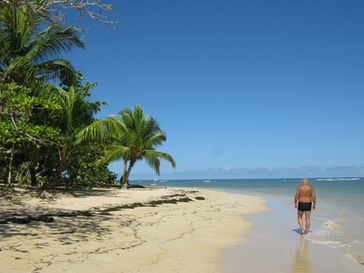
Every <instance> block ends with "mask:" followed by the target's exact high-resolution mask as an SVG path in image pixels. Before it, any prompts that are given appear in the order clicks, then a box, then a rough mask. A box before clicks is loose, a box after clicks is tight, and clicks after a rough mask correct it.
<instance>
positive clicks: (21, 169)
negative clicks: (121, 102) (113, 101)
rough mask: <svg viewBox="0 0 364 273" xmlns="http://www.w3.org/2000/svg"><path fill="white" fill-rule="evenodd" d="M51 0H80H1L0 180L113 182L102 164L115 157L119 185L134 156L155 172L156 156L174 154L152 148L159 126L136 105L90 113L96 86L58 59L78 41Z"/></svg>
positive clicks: (160, 138) (50, 184) (44, 184)
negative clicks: (103, 115)
mask: <svg viewBox="0 0 364 273" xmlns="http://www.w3.org/2000/svg"><path fill="white" fill-rule="evenodd" d="M56 3H58V5H61V6H62V5H63V6H66V7H67V5H68V7H70V6H71V7H77V3H78V1H73V0H65V1H51V0H48V1H47V0H34V1H22V0H0V132H1V133H0V182H2V183H4V184H5V185H7V186H8V187H10V186H12V185H14V184H18V185H23V186H33V187H38V188H54V187H59V186H63V187H66V188H77V187H88V188H91V187H93V186H94V185H96V184H97V185H100V184H111V183H115V179H116V176H115V174H113V173H112V172H111V171H110V170H109V169H108V168H107V164H108V163H109V162H111V161H113V160H119V159H121V160H122V161H123V162H124V169H123V172H122V173H123V175H122V177H121V180H120V183H121V185H122V186H124V187H125V186H126V185H128V178H129V175H130V172H131V169H132V167H133V166H134V164H135V163H136V162H137V161H138V160H142V159H145V160H146V162H147V163H148V164H149V165H150V166H151V167H152V168H153V169H154V170H155V171H156V173H157V174H159V168H160V159H164V160H167V161H169V162H170V163H171V164H172V166H173V167H175V161H174V159H173V158H172V156H170V155H169V154H167V153H164V152H161V151H158V150H156V146H158V145H161V144H162V143H163V142H164V141H165V140H166V136H165V133H164V132H163V131H162V130H161V129H160V127H159V125H158V124H157V122H156V121H155V120H154V119H153V118H152V117H150V116H146V115H144V112H143V110H142V108H141V107H140V106H135V109H134V111H132V110H130V109H125V110H123V111H121V112H120V113H119V114H120V116H110V117H108V118H107V119H106V120H96V119H95V118H94V116H95V114H96V113H97V112H98V111H99V110H100V107H101V105H103V104H105V103H104V102H98V101H96V102H92V101H90V100H89V98H90V92H91V90H92V88H94V86H95V85H94V84H91V83H88V82H86V81H85V80H84V79H83V77H82V75H81V73H80V72H78V71H77V70H76V69H75V68H74V67H73V66H72V64H71V62H70V61H69V60H66V59H64V58H63V55H64V53H65V52H67V51H70V50H72V49H73V48H83V47H84V43H83V41H82V40H81V38H80V32H79V30H78V29H77V28H76V27H75V26H72V25H66V24H65V22H64V21H59V20H53V16H54V14H51V11H50V10H52V12H54V10H53V9H51V8H50V7H52V6H53V5H56ZM81 3H84V2H81ZM87 3H91V2H87ZM98 3H101V2H98ZM103 5H104V4H102V5H101V6H99V8H105V9H109V8H110V6H103ZM78 7H79V8H80V6H78ZM83 8H86V11H88V12H90V10H89V9H87V6H85V7H83ZM89 15H90V16H92V10H91V13H90V14H89Z"/></svg>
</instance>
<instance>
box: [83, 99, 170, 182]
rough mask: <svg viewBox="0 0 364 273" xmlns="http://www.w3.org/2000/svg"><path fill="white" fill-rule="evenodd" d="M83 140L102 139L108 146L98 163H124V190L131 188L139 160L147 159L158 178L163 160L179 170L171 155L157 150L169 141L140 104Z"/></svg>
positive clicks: (94, 126)
mask: <svg viewBox="0 0 364 273" xmlns="http://www.w3.org/2000/svg"><path fill="white" fill-rule="evenodd" d="M79 138H80V139H82V140H91V139H92V140H98V141H101V142H103V143H104V144H105V147H106V148H105V151H104V155H103V157H102V158H101V159H100V160H99V161H98V163H99V164H107V163H109V162H112V161H115V160H120V159H121V160H122V162H123V172H122V176H121V179H120V184H121V187H122V188H127V186H128V179H129V175H130V173H131V170H132V168H133V167H134V165H135V163H136V162H137V161H139V160H145V161H146V162H147V164H148V165H149V166H150V167H151V168H152V169H154V171H155V172H156V174H157V175H159V174H160V160H161V159H164V160H166V161H168V162H170V163H171V165H172V167H173V168H175V167H176V162H175V160H174V159H173V157H172V156H171V155H170V154H168V153H165V152H162V151H159V150H157V149H156V147H157V146H158V145H161V144H163V142H165V141H166V134H165V133H164V132H163V131H162V130H161V128H160V127H159V125H158V123H157V122H156V120H155V119H154V118H152V117H151V116H148V115H145V114H144V111H143V109H142V108H141V107H140V106H139V105H135V107H134V111H133V110H131V109H125V110H123V111H121V112H120V113H119V116H109V117H108V118H107V119H106V120H98V121H95V122H94V123H92V124H91V125H89V126H88V127H86V128H85V129H84V130H82V131H81V132H80V134H79Z"/></svg>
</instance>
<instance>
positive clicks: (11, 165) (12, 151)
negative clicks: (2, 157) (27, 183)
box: [7, 145, 14, 187]
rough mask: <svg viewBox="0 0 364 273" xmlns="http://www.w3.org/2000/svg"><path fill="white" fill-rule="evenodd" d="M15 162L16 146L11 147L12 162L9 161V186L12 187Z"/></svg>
mask: <svg viewBox="0 0 364 273" xmlns="http://www.w3.org/2000/svg"><path fill="white" fill-rule="evenodd" d="M13 161H14V145H13V146H12V147H11V152H10V161H9V173H8V183H7V184H8V186H9V187H10V186H11V180H12V170H13Z"/></svg>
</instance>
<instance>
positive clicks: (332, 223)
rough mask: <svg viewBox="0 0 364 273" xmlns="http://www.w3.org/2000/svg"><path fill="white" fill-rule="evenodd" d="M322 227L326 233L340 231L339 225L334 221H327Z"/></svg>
mask: <svg viewBox="0 0 364 273" xmlns="http://www.w3.org/2000/svg"><path fill="white" fill-rule="evenodd" d="M322 227H323V228H324V229H325V230H327V231H334V230H338V229H341V225H339V224H338V223H337V222H335V221H334V220H327V221H326V222H325V223H323V224H322Z"/></svg>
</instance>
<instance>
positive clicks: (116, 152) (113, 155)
mask: <svg viewBox="0 0 364 273" xmlns="http://www.w3.org/2000/svg"><path fill="white" fill-rule="evenodd" d="M129 155H130V148H129V147H125V146H122V145H109V146H108V147H107V149H106V150H105V153H104V156H103V157H102V158H100V159H99V160H98V161H97V164H98V165H103V164H107V163H110V162H112V161H115V160H119V159H121V158H125V157H128V156H129Z"/></svg>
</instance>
